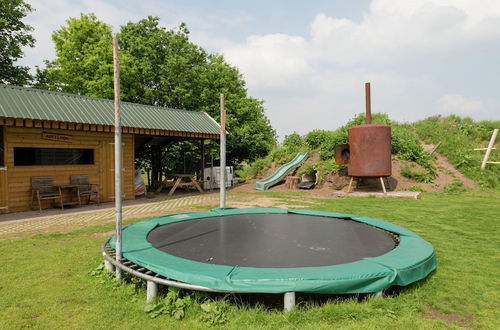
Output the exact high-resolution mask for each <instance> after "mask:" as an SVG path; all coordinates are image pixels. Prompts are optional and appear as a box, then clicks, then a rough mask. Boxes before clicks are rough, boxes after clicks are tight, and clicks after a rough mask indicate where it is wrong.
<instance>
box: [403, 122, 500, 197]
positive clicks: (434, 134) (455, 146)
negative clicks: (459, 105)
mask: <svg viewBox="0 0 500 330" xmlns="http://www.w3.org/2000/svg"><path fill="white" fill-rule="evenodd" d="M412 128H413V129H414V130H415V133H416V134H417V135H418V136H419V137H420V138H421V139H422V140H423V141H424V142H425V143H429V144H430V143H432V144H437V143H440V142H441V145H440V146H439V148H438V150H437V151H438V152H439V153H440V154H442V155H443V156H445V157H446V158H447V159H448V161H449V162H450V163H452V164H453V166H454V167H455V168H457V169H458V170H459V171H460V172H462V173H463V174H464V175H465V176H467V177H469V178H471V179H473V180H474V181H476V182H477V183H478V184H479V185H480V186H481V187H483V188H489V189H495V190H498V189H500V166H499V165H492V164H491V165H487V166H486V169H485V170H481V169H480V166H481V161H482V159H483V157H484V151H474V150H473V149H474V148H479V147H487V146H488V142H489V140H490V138H491V134H492V132H493V129H494V128H500V121H486V120H485V121H480V122H475V121H474V120H472V119H470V118H460V117H458V116H456V115H451V116H448V117H441V116H436V117H430V118H427V119H425V120H421V121H418V122H416V123H414V124H413V125H412ZM499 140H500V137H497V141H496V143H495V146H496V148H497V150H494V151H492V153H491V155H490V158H489V160H490V161H497V162H498V161H500V141H499Z"/></svg>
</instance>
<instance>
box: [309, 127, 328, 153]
mask: <svg viewBox="0 0 500 330" xmlns="http://www.w3.org/2000/svg"><path fill="white" fill-rule="evenodd" d="M331 133H332V132H330V131H325V130H321V129H315V130H313V131H311V132H309V133H307V134H306V136H305V137H304V141H305V142H306V144H307V146H308V147H309V148H311V149H318V148H319V147H320V146H321V144H322V143H323V142H324V141H325V140H327V139H328V136H329V135H330V134H331Z"/></svg>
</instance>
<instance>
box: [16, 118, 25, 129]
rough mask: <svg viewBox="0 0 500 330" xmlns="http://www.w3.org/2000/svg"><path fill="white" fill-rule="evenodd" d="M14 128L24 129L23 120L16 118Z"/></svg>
mask: <svg viewBox="0 0 500 330" xmlns="http://www.w3.org/2000/svg"><path fill="white" fill-rule="evenodd" d="M16 126H18V127H24V120H22V119H19V118H16Z"/></svg>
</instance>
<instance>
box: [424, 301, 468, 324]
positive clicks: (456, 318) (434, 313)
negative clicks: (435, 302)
mask: <svg viewBox="0 0 500 330" xmlns="http://www.w3.org/2000/svg"><path fill="white" fill-rule="evenodd" d="M426 309H427V314H424V315H422V318H424V319H431V320H441V321H444V322H446V323H449V324H454V325H458V326H459V327H462V328H471V327H472V326H471V324H472V322H474V316H472V315H468V314H465V315H460V314H457V313H451V314H445V313H443V312H441V311H438V310H437V309H435V308H432V307H430V306H427V307H426Z"/></svg>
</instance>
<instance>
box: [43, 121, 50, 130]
mask: <svg viewBox="0 0 500 330" xmlns="http://www.w3.org/2000/svg"><path fill="white" fill-rule="evenodd" d="M43 128H52V125H51V122H50V120H44V121H43Z"/></svg>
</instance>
